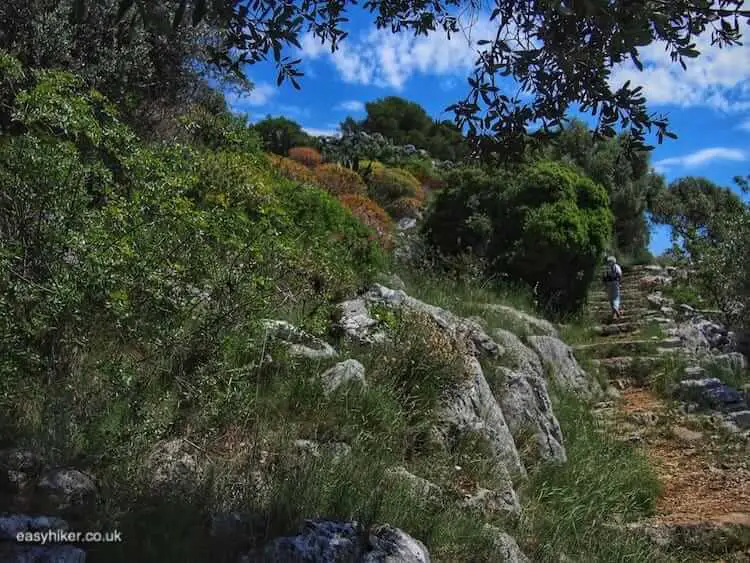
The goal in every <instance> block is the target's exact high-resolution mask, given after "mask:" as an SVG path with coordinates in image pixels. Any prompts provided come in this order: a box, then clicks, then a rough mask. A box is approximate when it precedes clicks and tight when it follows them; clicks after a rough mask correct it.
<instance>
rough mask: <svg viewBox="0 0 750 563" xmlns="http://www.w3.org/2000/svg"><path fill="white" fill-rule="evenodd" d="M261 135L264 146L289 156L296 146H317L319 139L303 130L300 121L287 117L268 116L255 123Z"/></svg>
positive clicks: (256, 129)
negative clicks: (296, 121)
mask: <svg viewBox="0 0 750 563" xmlns="http://www.w3.org/2000/svg"><path fill="white" fill-rule="evenodd" d="M253 129H254V130H255V131H256V132H257V133H258V135H260V138H261V139H262V141H263V147H264V148H265V149H266V150H267V151H270V152H272V153H275V154H278V155H281V156H287V155H288V154H289V150H290V149H292V148H294V147H301V146H305V147H314V148H317V145H318V143H317V141H316V140H315V138H314V137H311V136H310V135H308V134H307V133H305V132H304V131H303V130H302V126H301V125H300V124H299V123H295V122H294V121H292V120H290V119H287V118H285V117H270V116H268V117H266V118H265V119H263V120H261V121H258V122H257V123H255V124H254V125H253Z"/></svg>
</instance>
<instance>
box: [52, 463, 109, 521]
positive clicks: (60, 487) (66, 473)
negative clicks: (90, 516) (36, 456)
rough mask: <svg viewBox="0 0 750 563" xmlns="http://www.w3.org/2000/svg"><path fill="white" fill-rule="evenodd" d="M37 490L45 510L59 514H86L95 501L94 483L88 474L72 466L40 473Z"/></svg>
mask: <svg viewBox="0 0 750 563" xmlns="http://www.w3.org/2000/svg"><path fill="white" fill-rule="evenodd" d="M37 491H38V492H39V493H41V494H42V495H43V496H44V500H43V504H44V507H45V510H50V511H52V512H55V513H60V514H77V515H81V516H83V515H86V514H87V513H90V511H91V509H92V507H93V505H94V502H95V501H96V493H97V490H96V484H95V483H94V480H93V479H92V478H91V477H90V476H89V475H86V474H85V473H83V472H82V471H79V470H78V469H72V468H58V469H52V470H50V471H48V472H46V473H44V474H43V475H42V478H41V479H40V480H39V482H38V483H37Z"/></svg>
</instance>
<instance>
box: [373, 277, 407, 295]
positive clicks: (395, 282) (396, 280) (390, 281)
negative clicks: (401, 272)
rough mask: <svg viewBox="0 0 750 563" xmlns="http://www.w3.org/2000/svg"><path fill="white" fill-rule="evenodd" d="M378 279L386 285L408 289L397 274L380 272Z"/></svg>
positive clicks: (398, 288)
mask: <svg viewBox="0 0 750 563" xmlns="http://www.w3.org/2000/svg"><path fill="white" fill-rule="evenodd" d="M376 279H377V281H378V282H379V283H382V284H383V285H384V286H386V287H392V288H393V289H397V290H401V291H406V284H405V283H404V281H403V280H402V279H401V278H400V277H398V276H397V275H396V274H379V275H378V276H377V278H376Z"/></svg>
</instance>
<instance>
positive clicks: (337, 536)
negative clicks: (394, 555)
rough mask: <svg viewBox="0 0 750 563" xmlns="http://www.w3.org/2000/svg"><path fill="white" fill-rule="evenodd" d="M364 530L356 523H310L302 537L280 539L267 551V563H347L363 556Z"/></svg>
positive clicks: (301, 534)
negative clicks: (362, 538)
mask: <svg viewBox="0 0 750 563" xmlns="http://www.w3.org/2000/svg"><path fill="white" fill-rule="evenodd" d="M361 536H362V529H361V527H360V525H359V524H358V523H357V522H336V521H331V520H307V521H306V522H305V524H304V526H303V528H302V530H301V532H300V533H299V534H297V535H296V536H289V537H283V538H278V539H276V540H274V541H272V542H271V543H270V544H269V545H268V546H267V547H266V548H265V550H264V552H263V558H262V560H263V561H265V562H267V563H307V562H311V561H315V562H316V563H318V562H320V563H344V562H346V563H348V562H350V561H352V562H354V561H358V560H359V559H360V557H361V554H362V541H361Z"/></svg>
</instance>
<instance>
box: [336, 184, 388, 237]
mask: <svg viewBox="0 0 750 563" xmlns="http://www.w3.org/2000/svg"><path fill="white" fill-rule="evenodd" d="M339 201H340V202H341V205H343V206H344V207H346V208H348V209H349V210H350V211H351V212H352V215H354V216H355V217H356V218H357V219H359V220H360V221H361V222H362V223H363V224H365V225H367V226H368V227H370V228H371V229H373V230H374V231H375V233H377V237H378V243H379V244H380V245H381V246H382V247H383V248H385V249H390V248H392V247H393V235H392V230H393V225H392V223H391V219H390V217H388V214H387V213H386V212H385V211H384V210H383V208H382V207H380V206H379V205H378V204H377V203H375V202H374V201H372V200H371V199H370V198H369V197H365V196H362V195H358V194H344V195H342V196H340V197H339Z"/></svg>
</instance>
